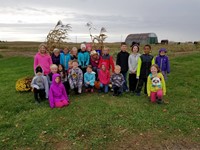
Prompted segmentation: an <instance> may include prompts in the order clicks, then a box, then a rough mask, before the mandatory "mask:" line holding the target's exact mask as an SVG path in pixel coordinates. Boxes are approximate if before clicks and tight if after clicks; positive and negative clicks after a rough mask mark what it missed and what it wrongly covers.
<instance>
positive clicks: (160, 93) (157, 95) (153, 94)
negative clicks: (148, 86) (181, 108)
mask: <svg viewBox="0 0 200 150" xmlns="http://www.w3.org/2000/svg"><path fill="white" fill-rule="evenodd" d="M162 97H163V91H162V90H158V91H157V92H151V95H150V98H151V102H152V103H155V102H156V98H158V99H162Z"/></svg>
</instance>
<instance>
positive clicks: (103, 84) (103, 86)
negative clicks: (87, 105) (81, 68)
mask: <svg viewBox="0 0 200 150" xmlns="http://www.w3.org/2000/svg"><path fill="white" fill-rule="evenodd" d="M98 78H99V81H100V92H101V91H104V93H108V84H109V82H110V72H109V71H108V69H107V68H106V64H105V63H102V65H101V69H100V70H99V74H98Z"/></svg>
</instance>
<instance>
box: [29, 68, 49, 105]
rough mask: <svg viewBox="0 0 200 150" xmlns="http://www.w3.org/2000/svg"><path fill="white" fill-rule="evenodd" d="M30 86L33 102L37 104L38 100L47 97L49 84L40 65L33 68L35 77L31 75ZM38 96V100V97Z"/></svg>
mask: <svg viewBox="0 0 200 150" xmlns="http://www.w3.org/2000/svg"><path fill="white" fill-rule="evenodd" d="M31 87H32V88H33V93H34V98H35V103H37V104H39V103H40V100H43V99H45V98H48V92H49V86H48V81H47V78H46V76H44V75H43V70H42V68H41V67H40V66H37V67H36V69H35V77H33V79H32V82H31ZM38 95H39V97H40V100H39V98H38Z"/></svg>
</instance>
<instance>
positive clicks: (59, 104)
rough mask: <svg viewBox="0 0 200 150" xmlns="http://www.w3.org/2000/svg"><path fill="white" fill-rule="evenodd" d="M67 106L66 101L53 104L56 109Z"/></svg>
mask: <svg viewBox="0 0 200 150" xmlns="http://www.w3.org/2000/svg"><path fill="white" fill-rule="evenodd" d="M67 105H69V102H68V101H67V100H61V101H59V102H55V107H56V108H62V107H64V106H67Z"/></svg>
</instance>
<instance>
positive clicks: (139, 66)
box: [136, 57, 142, 79]
mask: <svg viewBox="0 0 200 150" xmlns="http://www.w3.org/2000/svg"><path fill="white" fill-rule="evenodd" d="M141 66H142V60H141V58H140V57H139V58H138V64H137V75H136V78H137V79H139V76H140V70H141Z"/></svg>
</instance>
